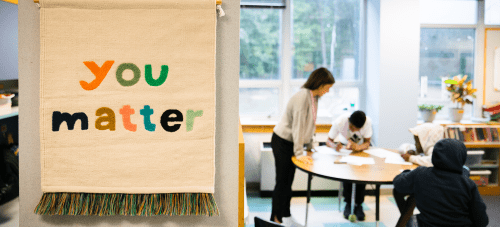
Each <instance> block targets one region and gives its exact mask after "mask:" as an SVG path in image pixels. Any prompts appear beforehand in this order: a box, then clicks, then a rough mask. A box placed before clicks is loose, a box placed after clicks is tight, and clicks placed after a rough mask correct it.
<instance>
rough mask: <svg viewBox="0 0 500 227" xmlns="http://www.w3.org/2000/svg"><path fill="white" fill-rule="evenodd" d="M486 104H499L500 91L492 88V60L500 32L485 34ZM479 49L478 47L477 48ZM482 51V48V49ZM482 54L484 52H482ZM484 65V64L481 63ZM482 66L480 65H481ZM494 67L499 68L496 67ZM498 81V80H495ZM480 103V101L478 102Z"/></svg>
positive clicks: (498, 42) (498, 46) (499, 45)
mask: <svg viewBox="0 0 500 227" xmlns="http://www.w3.org/2000/svg"><path fill="white" fill-rule="evenodd" d="M486 45H487V46H486V73H485V77H484V78H485V80H486V89H485V90H486V100H485V101H486V104H488V103H489V104H494V103H498V102H500V91H495V89H494V88H493V84H494V83H493V82H494V80H493V66H494V64H493V60H494V53H495V48H500V30H488V31H487V32H486ZM478 48H480V47H478ZM483 49H484V48H483ZM483 53H484V52H483ZM483 64H484V63H483ZM497 64H499V63H497ZM481 66H482V65H481ZM496 67H500V65H497V66H496ZM497 79H500V78H497ZM476 86H481V87H482V86H483V84H477V85H476ZM480 102H482V100H480Z"/></svg>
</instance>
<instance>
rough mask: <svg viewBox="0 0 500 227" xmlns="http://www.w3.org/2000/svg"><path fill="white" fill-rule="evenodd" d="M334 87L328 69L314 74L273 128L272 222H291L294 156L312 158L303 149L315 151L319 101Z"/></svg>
mask: <svg viewBox="0 0 500 227" xmlns="http://www.w3.org/2000/svg"><path fill="white" fill-rule="evenodd" d="M334 83H335V79H334V78H333V75H332V73H330V71H328V70H327V69H325V68H319V69H316V70H314V71H313V72H312V73H311V75H310V76H309V79H307V81H306V83H305V84H304V85H303V86H302V89H300V91H298V92H297V93H296V94H295V95H293V96H292V98H291V99H290V101H289V102H288V105H287V107H286V110H285V113H284V114H283V117H282V118H281V121H280V122H279V123H278V124H277V125H276V127H274V133H273V137H272V139H271V147H272V149H273V155H274V160H275V166H276V186H275V187H274V192H273V202H272V213H271V221H274V222H277V223H283V222H285V223H283V224H289V223H290V222H295V221H294V220H293V219H291V214H290V200H291V199H292V183H293V177H294V176H295V166H294V164H293V162H292V156H295V157H296V158H297V159H298V160H299V161H301V162H304V163H312V158H311V157H309V156H306V155H305V154H304V145H307V149H308V150H310V149H311V148H312V137H313V134H314V130H315V128H316V115H317V114H316V113H317V109H318V98H319V97H321V96H323V95H324V94H325V93H327V92H328V91H329V90H330V88H331V87H332V86H333V84H334Z"/></svg>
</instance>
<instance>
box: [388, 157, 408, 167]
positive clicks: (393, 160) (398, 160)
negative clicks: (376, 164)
mask: <svg viewBox="0 0 500 227" xmlns="http://www.w3.org/2000/svg"><path fill="white" fill-rule="evenodd" d="M385 163H390V164H401V165H413V163H411V162H406V161H405V160H404V159H403V157H401V156H399V155H391V156H387V157H386V158H385Z"/></svg>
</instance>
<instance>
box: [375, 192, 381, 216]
mask: <svg viewBox="0 0 500 227" xmlns="http://www.w3.org/2000/svg"><path fill="white" fill-rule="evenodd" d="M375 200H376V201H375V220H376V221H377V226H378V221H379V215H380V184H376V185H375Z"/></svg>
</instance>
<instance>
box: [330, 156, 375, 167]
mask: <svg viewBox="0 0 500 227" xmlns="http://www.w3.org/2000/svg"><path fill="white" fill-rule="evenodd" d="M339 162H345V163H347V164H351V165H358V166H360V165H363V164H366V165H373V164H375V160H373V158H365V157H357V156H344V157H342V158H341V159H340V160H339Z"/></svg>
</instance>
